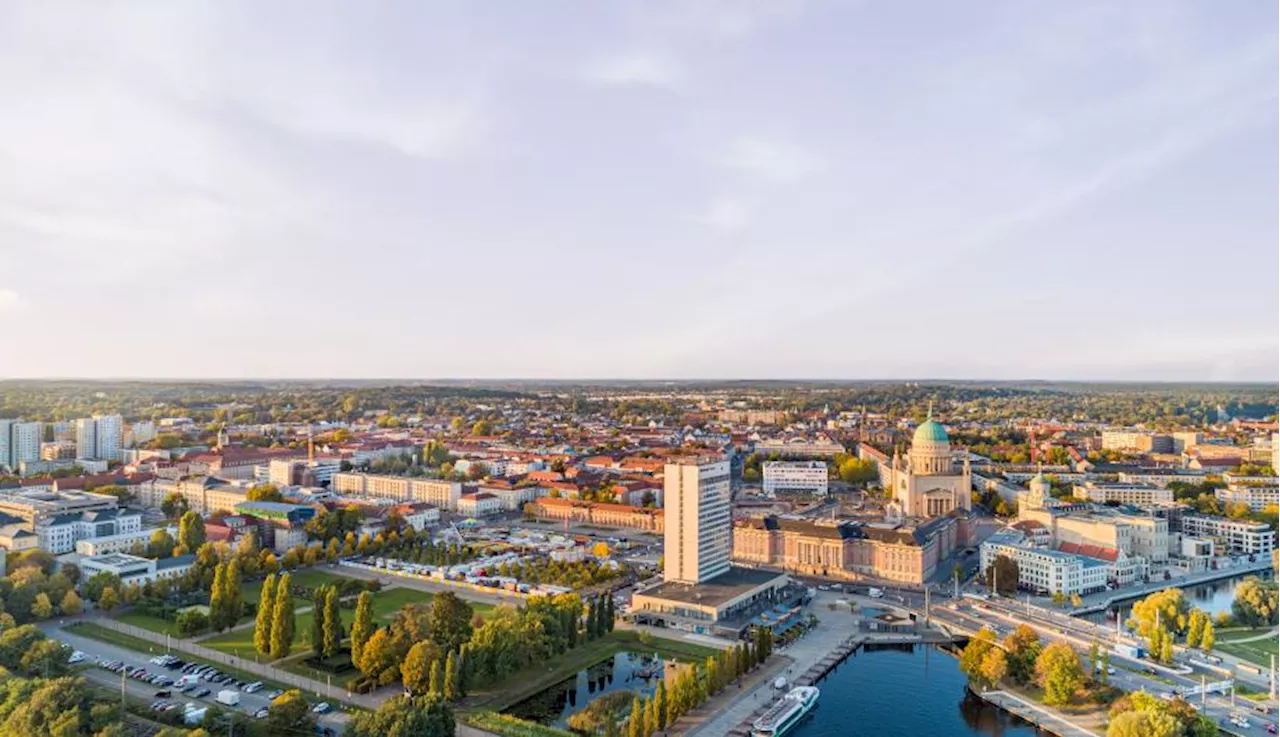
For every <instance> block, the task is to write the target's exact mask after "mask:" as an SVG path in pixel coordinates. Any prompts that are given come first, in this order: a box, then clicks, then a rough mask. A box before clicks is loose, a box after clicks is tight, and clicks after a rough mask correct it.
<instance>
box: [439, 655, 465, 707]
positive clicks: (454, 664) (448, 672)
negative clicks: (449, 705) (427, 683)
mask: <svg viewBox="0 0 1280 737" xmlns="http://www.w3.org/2000/svg"><path fill="white" fill-rule="evenodd" d="M442 695H443V696H444V699H445V701H456V700H457V699H458V697H459V696H460V695H461V694H459V693H458V659H457V658H455V657H454V655H453V651H452V650H450V651H449V655H448V656H446V657H445V660H444V693H443V694H442Z"/></svg>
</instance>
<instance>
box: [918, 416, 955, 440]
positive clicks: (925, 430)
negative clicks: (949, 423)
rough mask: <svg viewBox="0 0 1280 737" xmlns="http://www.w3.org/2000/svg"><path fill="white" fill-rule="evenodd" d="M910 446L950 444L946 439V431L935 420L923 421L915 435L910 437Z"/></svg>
mask: <svg viewBox="0 0 1280 737" xmlns="http://www.w3.org/2000/svg"><path fill="white" fill-rule="evenodd" d="M911 442H912V444H913V445H914V444H917V443H919V444H924V445H928V444H938V443H950V442H951V439H950V438H948V437H947V429H946V428H945V427H943V426H942V423H939V422H937V421H935V420H925V421H924V422H923V423H921V425H920V427H917V428H916V434H915V435H912V436H911Z"/></svg>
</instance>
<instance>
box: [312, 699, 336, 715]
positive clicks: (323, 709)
mask: <svg viewBox="0 0 1280 737" xmlns="http://www.w3.org/2000/svg"><path fill="white" fill-rule="evenodd" d="M331 711H333V707H332V706H329V704H328V703H327V702H324V701H321V702H320V703H318V704H316V705H315V706H313V707H311V712H312V713H313V714H328V713H329V712H331Z"/></svg>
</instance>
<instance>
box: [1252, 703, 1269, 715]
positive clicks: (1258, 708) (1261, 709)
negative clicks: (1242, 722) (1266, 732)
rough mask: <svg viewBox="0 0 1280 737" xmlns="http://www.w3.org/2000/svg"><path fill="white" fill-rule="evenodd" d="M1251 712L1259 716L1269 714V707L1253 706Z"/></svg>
mask: <svg viewBox="0 0 1280 737" xmlns="http://www.w3.org/2000/svg"><path fill="white" fill-rule="evenodd" d="M1253 710H1254V711H1256V712H1258V713H1259V714H1270V713H1271V706H1270V705H1268V704H1254V705H1253Z"/></svg>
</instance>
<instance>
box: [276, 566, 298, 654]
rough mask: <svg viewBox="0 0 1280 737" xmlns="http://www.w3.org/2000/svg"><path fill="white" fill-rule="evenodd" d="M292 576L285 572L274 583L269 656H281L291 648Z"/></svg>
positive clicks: (292, 625)
mask: <svg viewBox="0 0 1280 737" xmlns="http://www.w3.org/2000/svg"><path fill="white" fill-rule="evenodd" d="M292 585H293V577H292V576H291V575H290V574H288V573H286V574H284V575H283V576H281V577H280V580H279V582H278V583H277V584H276V600H275V603H274V604H272V610H273V611H272V612H271V657H272V658H276V659H279V658H283V657H284V656H286V655H288V654H289V651H290V650H292V649H293V635H294V626H295V622H294V605H293V591H292V590H291V588H292Z"/></svg>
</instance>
